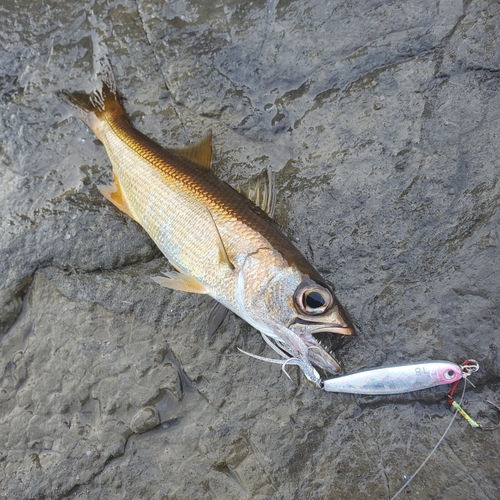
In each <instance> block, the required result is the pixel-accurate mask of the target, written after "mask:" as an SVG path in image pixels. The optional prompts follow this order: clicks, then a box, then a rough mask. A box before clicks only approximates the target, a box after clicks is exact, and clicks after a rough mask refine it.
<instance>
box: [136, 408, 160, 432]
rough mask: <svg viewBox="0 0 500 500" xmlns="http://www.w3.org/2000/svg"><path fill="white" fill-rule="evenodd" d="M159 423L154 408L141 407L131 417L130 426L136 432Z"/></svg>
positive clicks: (148, 428) (146, 429) (144, 430)
mask: <svg viewBox="0 0 500 500" xmlns="http://www.w3.org/2000/svg"><path fill="white" fill-rule="evenodd" d="M159 424H160V417H159V416H158V414H157V412H156V411H155V409H154V408H141V409H140V410H139V411H138V412H137V413H136V414H135V415H134V417H133V418H132V421H131V422H130V428H131V429H132V431H133V432H135V433H136V434H142V433H143V432H146V431H149V430H150V429H154V428H155V427H156V426H157V425H159Z"/></svg>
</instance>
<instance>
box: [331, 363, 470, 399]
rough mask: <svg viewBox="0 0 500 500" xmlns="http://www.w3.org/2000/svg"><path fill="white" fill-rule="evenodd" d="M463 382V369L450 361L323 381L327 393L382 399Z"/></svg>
mask: <svg viewBox="0 0 500 500" xmlns="http://www.w3.org/2000/svg"><path fill="white" fill-rule="evenodd" d="M461 378H462V369H461V368H460V366H458V365H457V364H455V363H451V362H449V361H423V362H421V363H411V364H408V365H395V366H384V367H380V368H373V369H368V370H361V371H359V372H356V373H351V374H349V375H343V376H340V377H335V378H331V379H328V380H324V381H323V389H324V390H325V391H327V392H347V393H351V394H367V395H383V394H401V393H404V392H411V391H419V390H421V389H428V388H429V387H434V386H436V385H442V384H452V383H453V382H456V381H457V380H460V379H461Z"/></svg>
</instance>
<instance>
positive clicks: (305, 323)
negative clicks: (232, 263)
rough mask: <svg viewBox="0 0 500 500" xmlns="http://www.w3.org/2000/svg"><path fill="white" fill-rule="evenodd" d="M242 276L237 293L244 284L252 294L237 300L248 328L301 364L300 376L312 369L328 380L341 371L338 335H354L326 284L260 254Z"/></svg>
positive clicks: (246, 266)
mask: <svg viewBox="0 0 500 500" xmlns="http://www.w3.org/2000/svg"><path fill="white" fill-rule="evenodd" d="M270 257H274V259H272V258H270ZM264 260H265V261H267V262H266V265H263V262H262V261H264ZM259 261H261V262H259ZM270 261H271V262H270ZM263 270H265V272H263ZM241 276H242V283H241V287H240V291H241V292H243V290H244V289H245V288H246V287H245V286H243V282H246V283H247V284H249V285H250V288H252V290H246V291H245V292H244V296H245V297H244V298H243V296H242V298H241V300H242V301H246V303H245V305H244V307H243V309H245V312H246V314H245V317H244V319H245V320H246V321H247V322H249V323H250V324H252V325H253V326H255V327H256V328H257V329H258V330H260V331H261V332H262V333H263V334H265V335H266V336H268V337H270V338H273V339H274V340H275V341H276V343H277V344H278V346H279V347H280V348H281V349H282V350H283V351H285V352H286V353H288V354H289V355H290V356H291V357H293V358H294V359H297V360H299V361H300V363H295V364H298V365H299V366H301V368H302V371H304V373H305V370H304V368H305V367H307V368H308V369H309V370H311V369H312V366H311V365H315V366H317V367H318V368H320V369H322V370H323V371H325V372H328V373H331V374H337V373H339V372H340V371H341V367H340V365H339V363H338V362H337V361H336V360H335V357H334V354H333V351H334V349H335V348H337V347H338V346H339V342H338V339H337V338H338V337H339V335H341V336H342V337H344V336H348V335H353V334H354V328H353V326H352V324H351V322H350V321H349V319H348V317H347V315H346V314H345V312H344V310H343V309H342V307H341V306H340V304H339V303H338V301H337V298H336V297H335V295H334V293H333V291H332V290H331V289H330V288H329V287H328V286H327V285H326V284H324V283H321V284H320V283H318V281H319V280H314V279H312V278H310V277H309V276H307V275H305V274H304V273H302V272H301V271H299V270H298V269H297V268H295V267H294V266H289V265H287V264H286V263H283V262H282V260H281V259H280V258H279V257H276V255H272V252H270V251H267V252H266V251H264V250H259V252H256V253H255V254H253V255H252V256H249V257H248V258H247V259H246V261H245V265H244V266H243V268H242V273H241ZM308 378H309V377H308Z"/></svg>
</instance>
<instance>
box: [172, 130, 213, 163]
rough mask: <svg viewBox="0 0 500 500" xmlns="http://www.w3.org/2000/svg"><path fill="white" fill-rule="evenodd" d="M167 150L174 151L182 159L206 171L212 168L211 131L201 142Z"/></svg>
mask: <svg viewBox="0 0 500 500" xmlns="http://www.w3.org/2000/svg"><path fill="white" fill-rule="evenodd" d="M169 149H171V150H172V151H175V152H176V153H178V154H180V155H181V156H183V157H184V158H186V159H188V160H191V161H192V162H194V163H197V164H198V165H201V166H202V167H205V168H206V169H207V170H210V167H211V166H212V131H211V130H209V131H208V133H207V134H206V135H205V137H203V139H202V140H201V141H199V142H197V143H196V144H193V145H192V146H186V147H183V148H169Z"/></svg>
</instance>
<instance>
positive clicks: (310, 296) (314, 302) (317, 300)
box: [304, 290, 326, 309]
mask: <svg viewBox="0 0 500 500" xmlns="http://www.w3.org/2000/svg"><path fill="white" fill-rule="evenodd" d="M304 301H305V303H306V306H307V307H310V308H311V309H317V308H318V307H322V306H324V305H325V303H326V300H325V299H324V297H323V296H322V295H321V293H319V292H317V291H315V290H312V291H311V292H306V293H305V294H304Z"/></svg>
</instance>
